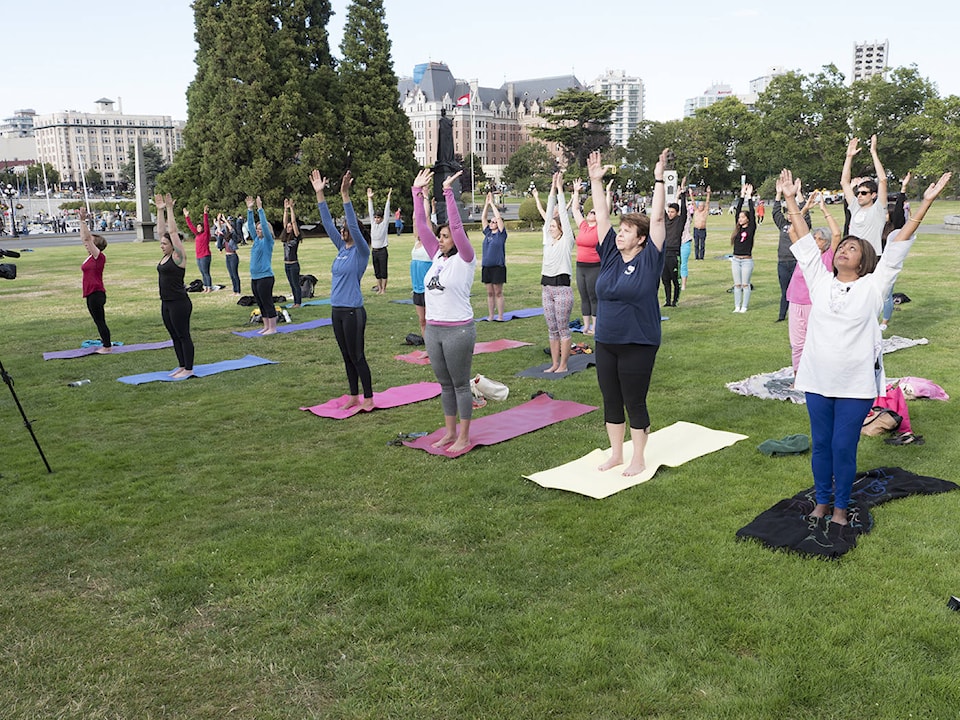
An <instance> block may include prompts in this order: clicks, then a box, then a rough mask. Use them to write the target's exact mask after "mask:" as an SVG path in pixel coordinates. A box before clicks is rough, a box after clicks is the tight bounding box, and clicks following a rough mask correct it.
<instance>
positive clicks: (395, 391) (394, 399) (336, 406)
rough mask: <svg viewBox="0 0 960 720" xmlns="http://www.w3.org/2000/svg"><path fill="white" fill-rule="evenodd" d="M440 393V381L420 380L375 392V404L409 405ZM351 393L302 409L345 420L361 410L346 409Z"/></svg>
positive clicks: (379, 408) (377, 406) (385, 405)
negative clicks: (345, 404) (344, 407)
mask: <svg viewBox="0 0 960 720" xmlns="http://www.w3.org/2000/svg"><path fill="white" fill-rule="evenodd" d="M439 394H440V383H435V382H420V383H414V384H412V385H401V386H400V387H393V388H390V389H389V390H384V391H383V392H379V393H378V392H375V393H374V394H373V406H374V408H376V409H378V410H384V409H386V408H392V407H399V406H400V405H409V404H410V403H415V402H420V401H421V400H429V399H430V398H435V397H437V396H438V395H439ZM349 397H350V396H349V395H341V396H340V397H338V398H334V399H333V400H328V401H327V402H325V403H323V404H322V405H314V406H312V407H302V408H300V409H301V410H307V411H309V412H312V413H313V414H314V415H319V416H320V417H325V418H333V419H334V420H343V419H344V418H348V417H351V416H353V415H356V414H357V413H358V412H360V408H359V406H354V407H352V408H350V409H348V410H344V409H342V408H343V405H344V403H346V402H347V400H348V399H349Z"/></svg>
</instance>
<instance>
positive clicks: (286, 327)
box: [233, 318, 333, 338]
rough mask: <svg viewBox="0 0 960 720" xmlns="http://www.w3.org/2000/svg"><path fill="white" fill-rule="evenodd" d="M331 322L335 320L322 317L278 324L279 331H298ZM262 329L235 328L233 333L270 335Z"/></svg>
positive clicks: (247, 335) (259, 335)
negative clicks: (307, 320)
mask: <svg viewBox="0 0 960 720" xmlns="http://www.w3.org/2000/svg"><path fill="white" fill-rule="evenodd" d="M331 324H333V321H332V320H331V319H330V318H320V319H319V320H311V321H310V322H303V323H284V324H283V325H277V333H292V332H296V331H297V330H313V329H314V328H318V327H323V326H324V325H331ZM262 329H263V328H259V329H257V330H246V331H244V332H240V331H238V330H234V331H233V334H234V335H239V336H240V337H247V338H252V337H270V336H269V335H261V334H260V330H262Z"/></svg>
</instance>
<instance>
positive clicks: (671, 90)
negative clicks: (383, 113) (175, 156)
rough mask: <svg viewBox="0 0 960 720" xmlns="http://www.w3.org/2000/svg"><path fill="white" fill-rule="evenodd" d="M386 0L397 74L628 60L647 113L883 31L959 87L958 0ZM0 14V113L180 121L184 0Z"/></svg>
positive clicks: (495, 73) (585, 74)
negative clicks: (104, 112)
mask: <svg viewBox="0 0 960 720" xmlns="http://www.w3.org/2000/svg"><path fill="white" fill-rule="evenodd" d="M332 4H333V8H334V11H335V12H336V15H335V17H334V19H333V21H332V22H331V25H330V28H329V29H330V34H331V46H332V48H333V52H334V55H339V54H340V53H339V45H340V39H341V36H342V32H343V23H344V21H345V20H346V12H347V6H348V2H347V0H333V3H332ZM384 4H385V8H386V16H387V24H388V27H389V32H390V38H391V41H392V43H393V47H392V57H393V60H394V67H395V69H396V72H397V75H398V76H403V75H411V74H412V71H413V66H414V65H416V64H417V63H421V62H427V61H429V60H434V61H442V62H445V63H447V65H448V66H449V67H450V69H451V71H452V72H453V74H454V76H456V77H457V78H461V79H466V80H472V79H476V80H478V81H479V83H480V85H481V86H485V87H499V86H500V85H502V84H503V83H504V81H507V80H523V79H530V78H536V77H546V76H553V75H567V74H570V73H573V74H574V75H576V76H577V78H578V79H579V80H580V81H581V82H583V83H589V82H590V81H591V80H592V79H593V78H595V77H597V76H598V75H600V74H602V73H603V72H604V71H606V70H607V69H612V70H624V71H626V73H627V74H628V75H631V76H639V77H640V78H642V80H643V82H644V85H645V89H646V109H645V116H646V117H647V119H651V120H671V119H676V118H679V117H681V116H682V114H683V102H684V99H685V98H688V97H693V96H695V95H699V94H701V93H702V92H703V91H704V90H705V89H706V88H707V87H708V86H709V85H711V84H713V83H715V82H723V83H726V84H728V85H730V86H731V88H732V89H733V91H734V92H735V93H745V92H747V90H748V84H749V82H750V80H751V79H753V78H756V77H759V76H761V75H765V74H767V72H768V71H769V68H770V67H772V66H779V67H783V68H786V69H788V70H798V71H801V72H804V73H809V72H814V71H817V70H819V68H820V67H821V66H823V65H825V64H828V63H834V64H835V65H837V67H838V68H839V69H840V71H841V72H842V73H843V74H844V75H845V76H848V77H849V75H850V73H851V62H852V56H853V45H854V42H856V41H860V42H863V41H874V40H880V41H882V40H884V39H889V41H890V52H889V63H890V64H891V65H892V66H894V67H896V66H901V65H910V64H916V65H917V67H918V69H919V71H920V74H921V75H922V76H924V77H926V78H928V79H930V80H932V81H934V82H935V83H936V84H937V86H938V88H939V91H940V93H941V95H950V94H954V95H960V49H958V48H960V10H958V9H957V5H956V2H955V0H952V1H951V2H950V3H949V4H948V3H947V2H946V1H945V0H928V2H926V3H923V4H922V5H921V6H917V7H911V6H909V5H905V4H904V3H903V2H892V1H888V0H879V1H874V2H856V3H854V2H850V3H829V2H819V3H780V4H778V3H772V2H766V3H754V2H752V0H751V2H747V3H739V4H729V3H721V2H716V1H715V0H714V1H711V2H704V1H703V0H688V1H687V2H683V3H669V4H668V3H649V4H647V3H637V2H636V0H606V1H605V2H600V3H598V4H597V5H596V6H594V5H592V4H591V3H589V2H584V0H553V1H552V2H549V3H547V2H545V3H540V2H531V1H530V0H526V1H524V0H521V1H520V2H517V0H486V2H481V3H466V2H450V3H446V4H441V3H436V4H433V3H422V2H414V0H385V2H384ZM431 6H434V7H436V8H437V10H435V11H434V10H431V9H430V8H431ZM644 6H646V9H644V10H642V11H641V10H640V8H644ZM412 8H417V13H416V14H415V15H414V14H411V12H410V10H411V9H412ZM592 8H596V11H595V12H593V14H590V13H588V12H586V11H585V10H586V9H592ZM0 17H2V25H0V28H2V29H0V34H2V38H3V48H4V50H5V52H4V57H5V58H6V62H5V63H4V70H3V73H2V78H3V79H2V81H0V117H9V116H10V115H11V114H12V113H13V111H14V110H19V109H22V108H33V109H34V110H36V111H37V112H38V113H41V114H45V113H51V112H55V111H57V110H67V109H69V110H80V111H87V112H92V111H93V110H94V109H95V108H94V101H96V100H97V99H99V98H101V97H108V98H111V99H113V100H122V105H123V111H124V112H125V113H129V114H152V115H171V116H173V118H174V119H180V120H182V119H186V114H187V110H186V96H185V93H186V88H187V85H188V84H189V83H190V82H191V81H192V80H193V77H194V74H195V65H194V57H195V53H196V45H195V43H194V40H193V11H192V9H191V8H190V3H189V2H188V0H163V1H162V2H149V3H148V2H145V1H144V0H97V1H96V2H86V3H77V2H67V0H34V1H33V2H28V3H20V4H17V5H16V7H14V8H4V12H3V13H2V15H0ZM237 22H238V23H239V22H242V19H241V18H237ZM798 38H802V42H798V41H797V39H798Z"/></svg>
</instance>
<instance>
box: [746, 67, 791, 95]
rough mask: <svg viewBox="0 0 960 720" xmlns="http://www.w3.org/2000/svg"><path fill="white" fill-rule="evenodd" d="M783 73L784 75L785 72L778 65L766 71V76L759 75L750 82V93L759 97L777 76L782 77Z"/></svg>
mask: <svg viewBox="0 0 960 720" xmlns="http://www.w3.org/2000/svg"><path fill="white" fill-rule="evenodd" d="M784 73H786V70H784V69H783V68H782V67H780V66H779V65H774V66H773V67H771V68H770V69H769V70H768V71H767V74H766V75H761V76H760V77H758V78H754V79H753V80H751V81H750V92H751V93H754V94H755V95H759V94H760V93H762V92H763V91H764V90H766V89H767V88H768V87H769V86H770V83H771V82H773V79H774V78H775V77H776V76H777V75H783V74H784Z"/></svg>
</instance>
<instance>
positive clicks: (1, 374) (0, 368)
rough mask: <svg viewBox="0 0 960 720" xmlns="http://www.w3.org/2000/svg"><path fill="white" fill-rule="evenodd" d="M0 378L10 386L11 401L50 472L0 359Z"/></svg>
mask: <svg viewBox="0 0 960 720" xmlns="http://www.w3.org/2000/svg"><path fill="white" fill-rule="evenodd" d="M0 378H3V382H5V383H6V384H7V387H8V388H10V394H11V395H12V396H13V401H14V402H15V403H16V404H17V409H18V410H19V411H20V416H21V417H22V418H23V424H24V425H25V426H26V428H27V430H28V431H29V433H30V437H32V438H33V444H34V445H36V446H37V452H39V453H40V459H41V460H43V464H44V465H46V466H47V472H48V473H52V472H53V470H51V469H50V463H48V462H47V456H46V455H44V454H43V448H42V447H40V441H39V440H37V436H36V435H34V434H33V425H32V424H31V422H30V421H29V420H28V419H27V414H26V413H25V412H24V411H23V405H21V404H20V400H19V398H17V393H16V392H15V391H14V389H13V378H12V377H10V375H9V374H8V373H7V369H6V368H5V367H4V366H3V361H2V360H0Z"/></svg>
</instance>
